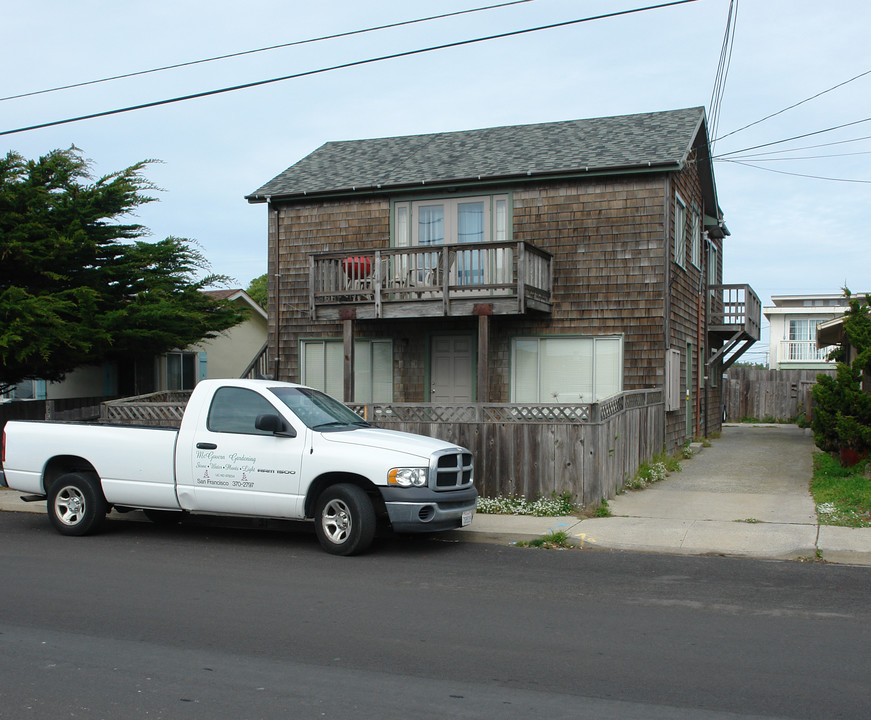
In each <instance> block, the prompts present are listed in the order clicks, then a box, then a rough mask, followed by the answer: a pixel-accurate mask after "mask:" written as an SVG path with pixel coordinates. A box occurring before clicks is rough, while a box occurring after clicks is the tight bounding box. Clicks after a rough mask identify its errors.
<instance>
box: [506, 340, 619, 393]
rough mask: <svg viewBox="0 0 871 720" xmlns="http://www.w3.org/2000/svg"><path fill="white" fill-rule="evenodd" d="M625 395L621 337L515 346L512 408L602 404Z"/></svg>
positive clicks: (517, 342)
mask: <svg viewBox="0 0 871 720" xmlns="http://www.w3.org/2000/svg"><path fill="white" fill-rule="evenodd" d="M622 389H623V338H622V337H616V336H613V337H612V336H603V337H561V338H552V337H523V338H515V339H514V340H513V341H512V358H511V402H516V403H554V402H555V403H588V402H598V401H599V400H603V399H604V398H607V397H610V396H611V395H615V394H616V393H619V392H620V391H621V390H622Z"/></svg>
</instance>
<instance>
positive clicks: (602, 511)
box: [593, 498, 611, 518]
mask: <svg viewBox="0 0 871 720" xmlns="http://www.w3.org/2000/svg"><path fill="white" fill-rule="evenodd" d="M593 517H597V518H606V517H611V508H610V507H608V501H607V500H606V499H605V498H602V502H600V503H599V504H598V505H597V506H596V509H595V510H593Z"/></svg>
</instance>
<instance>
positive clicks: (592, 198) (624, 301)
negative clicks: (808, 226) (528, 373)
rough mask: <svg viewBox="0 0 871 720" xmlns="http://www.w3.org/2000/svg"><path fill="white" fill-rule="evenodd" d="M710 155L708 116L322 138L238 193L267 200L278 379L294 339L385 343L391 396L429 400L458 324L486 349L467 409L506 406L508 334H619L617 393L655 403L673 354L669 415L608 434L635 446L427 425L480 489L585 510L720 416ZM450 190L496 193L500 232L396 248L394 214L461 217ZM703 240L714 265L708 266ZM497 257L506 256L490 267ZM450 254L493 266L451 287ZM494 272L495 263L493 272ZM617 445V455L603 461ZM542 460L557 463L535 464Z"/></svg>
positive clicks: (291, 359)
mask: <svg viewBox="0 0 871 720" xmlns="http://www.w3.org/2000/svg"><path fill="white" fill-rule="evenodd" d="M708 152H709V151H708V144H707V130H706V122H705V116H704V110H703V109H702V108H688V109H684V110H675V111H669V112H664V113H646V114H641V115H633V116H622V117H612V118H594V119H590V120H580V121H568V122H560V123H544V124H540V125H530V126H517V127H506V128H489V129H483V130H472V131H467V132H460V133H436V134H433V135H421V136H409V137H403V138H381V139H374V140H360V141H349V142H337V143H327V144H326V145H324V146H323V147H321V148H319V149H318V150H316V151H314V152H313V153H312V154H311V155H309V156H307V157H306V158H303V159H302V160H301V161H300V162H298V163H296V164H295V165H293V166H291V167H290V168H288V169H287V170H286V171H285V172H283V173H281V174H280V175H278V176H277V177H276V178H274V179H273V180H271V181H269V182H268V183H266V184H265V185H263V186H262V187H261V188H260V189H258V190H257V191H255V193H253V194H252V195H250V196H249V200H250V201H251V202H268V207H269V215H270V221H269V278H270V279H269V288H270V289H269V293H270V326H269V327H270V339H269V346H270V348H269V349H270V357H274V358H276V366H275V374H276V376H277V378H278V379H281V380H291V381H299V380H300V379H301V366H300V357H299V352H300V341H301V340H303V339H334V340H339V339H342V338H345V339H346V340H347V339H348V338H349V337H354V338H361V339H379V338H390V339H392V341H393V345H392V348H393V350H392V353H393V368H392V373H393V375H392V376H393V393H392V397H393V402H394V403H413V404H421V403H427V402H428V401H429V399H430V394H431V392H434V391H433V390H432V386H433V368H432V367H430V364H431V363H437V362H438V361H437V360H432V359H431V352H430V350H431V346H432V345H433V344H437V343H436V339H437V338H440V337H442V336H444V335H454V336H458V337H460V336H463V337H469V338H472V339H473V342H472V343H471V346H472V348H476V349H477V353H478V354H480V358H479V360H478V362H479V366H478V367H476V368H475V370H474V371H473V376H474V378H475V380H476V383H477V384H475V386H474V388H473V395H474V396H475V400H476V401H477V402H484V403H510V402H511V401H512V393H511V372H512V346H513V345H512V344H513V342H514V340H515V339H517V338H522V337H529V338H559V337H583V338H611V337H619V338H620V339H621V342H622V345H621V347H622V360H623V362H622V378H621V381H622V390H623V391H624V392H631V391H636V390H645V389H656V390H657V391H659V392H661V393H662V396H663V397H665V390H666V376H665V366H666V355H667V353H669V352H670V351H671V352H670V354H671V355H672V356H674V357H679V358H680V375H679V387H677V388H675V387H672V388H670V389H671V390H672V391H673V396H674V397H679V398H680V402H679V403H677V405H679V407H677V408H676V409H674V410H671V411H669V412H665V410H664V406H665V405H664V403H659V404H658V405H656V406H655V407H654V406H651V407H648V408H646V409H645V410H644V412H643V413H642V412H640V411H638V412H636V411H635V410H637V409H635V410H633V412H632V413H627V416H626V418H625V419H624V420H621V422H623V423H628V424H627V425H625V427H621V429H620V432H625V433H628V434H629V436H630V437H631V441H629V440H627V442H626V443H625V444H621V445H620V447H619V448H617V449H615V448H613V447H609V448H605V447H604V446H602V447H599V446H596V449H595V451H594V452H593V453H592V454H591V453H590V452H589V450H590V448H589V447H588V445H589V443H590V442H592V440H590V438H591V437H592V436H591V435H589V434H587V435H585V436H584V437H581V436H580V435H573V436H571V437H569V436H567V435H566V434H565V433H571V432H576V431H575V430H570V429H566V428H562V427H559V426H558V424H557V425H555V426H554V428H553V429H552V430H548V431H546V432H544V433H543V434H542V432H540V431H535V432H533V431H531V430H523V429H521V428H518V427H516V426H512V427H507V426H506V427H504V428H500V427H496V426H493V427H486V428H485V427H484V426H483V425H475V424H464V425H463V427H462V428H459V427H458V428H454V429H449V428H447V427H446V425H445V424H443V423H442V424H438V426H436V425H433V427H428V428H423V429H425V430H426V431H427V432H430V431H431V432H434V433H437V434H440V435H442V436H444V437H446V439H451V440H452V441H454V442H460V443H465V444H467V445H468V446H469V447H473V448H474V449H475V451H476V453H479V454H480V455H481V457H480V458H479V459H478V464H477V466H478V468H481V470H480V473H483V474H479V482H480V483H481V485H480V486H479V489H484V490H485V491H486V490H488V489H489V488H491V487H496V485H493V484H492V483H494V482H496V480H495V478H496V477H497V476H498V478H499V479H498V486H499V487H500V488H504V487H511V488H515V489H516V490H517V492H519V493H522V494H526V495H530V496H531V495H535V494H536V493H549V492H552V491H556V492H561V489H562V488H571V489H572V491H578V488H582V490H580V493H581V494H582V495H583V497H584V498H585V499H592V501H596V502H597V501H598V500H600V499H601V497H604V496H605V495H607V494H608V493H611V492H613V491H614V489H615V488H616V487H618V486H619V484H620V483H621V482H622V481H623V480H624V479H625V477H624V475H625V473H627V472H630V470H631V471H632V472H634V470H632V468H633V467H637V464H638V462H640V460H639V458H640V459H641V460H646V459H648V457H647V456H645V454H648V455H649V454H652V453H653V452H656V451H658V450H661V449H663V448H664V449H666V450H668V451H675V450H677V449H678V448H680V447H681V446H682V445H683V444H684V443H685V442H686V441H687V440H689V439H691V437H692V436H693V435H696V434H704V433H707V432H710V431H713V430H717V429H719V427H720V423H721V419H722V401H721V383H720V382H718V381H717V374H718V373H719V372H720V366H721V363H720V361H719V360H718V362H717V363H715V364H714V365H713V366H708V365H706V361H707V359H708V358H710V357H711V355H712V353H713V352H714V351H716V350H718V349H719V348H720V347H722V346H723V335H722V333H721V334H716V333H711V332H710V330H709V326H710V321H711V315H712V313H716V312H718V311H719V312H722V308H719V310H718V307H717V306H716V303H717V302H720V301H719V300H717V299H716V298H713V299H712V296H711V294H710V290H709V287H708V286H709V283H710V284H714V285H720V284H722V257H723V245H722V237H723V236H724V234H727V233H728V231H727V230H726V229H725V226H723V225H722V222H721V213H720V210H719V206H718V203H717V198H716V191H715V184H714V179H713V173H712V170H711V161H710V157H709V154H708ZM678 197H679V198H680V200H681V202H682V206H683V207H684V208H685V209H686V212H685V216H684V222H685V226H684V228H683V230H684V234H685V238H686V243H685V248H686V249H685V251H684V257H681V258H676V257H675V256H674V253H675V238H676V235H677V234H678V232H679V230H680V228H676V227H675V223H676V221H677V220H676V218H677V217H678V213H676V210H675V209H676V202H677V198H678ZM463 198H466V199H469V200H476V201H480V200H481V199H482V198H485V199H487V198H489V202H491V203H492V208H493V209H492V210H491V212H493V213H494V215H493V217H495V207H496V203H497V200H496V198H502V199H503V200H501V202H502V203H503V207H507V210H504V214H503V215H500V216H499V217H500V218H504V219H505V220H506V221H507V223H508V225H507V227H505V228H504V231H501V230H500V234H499V235H498V240H497V237H496V235H495V233H494V234H493V235H492V236H491V237H485V238H484V239H483V241H481V240H480V239H478V240H476V242H475V243H471V244H467V245H465V246H464V245H463V243H462V242H461V241H460V238H459V236H455V237H453V239H451V238H449V237H448V235H447V234H445V236H444V239H443V242H439V243H438V244H432V245H428V244H426V242H424V241H423V240H422V239H420V238H418V239H419V240H420V244H418V245H415V244H414V243H415V242H417V241H416V240H414V236H413V235H412V234H411V231H410V234H409V235H408V236H407V237H403V238H402V239H401V240H397V238H396V233H397V229H396V228H395V227H394V223H396V224H397V225H398V224H399V223H400V220H399V214H398V213H399V209H403V211H404V212H405V213H406V216H405V218H404V220H403V221H402V222H403V223H405V224H406V226H407V227H408V228H411V227H412V225H413V223H415V222H419V220H415V219H413V212H414V211H415V208H421V207H424V205H425V204H426V203H427V202H428V203H429V204H431V205H432V204H439V203H441V204H442V205H443V206H444V207H448V206H451V207H454V208H456V207H459V204H460V202H461V200H462V199H463ZM451 203H453V205H451ZM445 212H446V211H445ZM392 214H393V215H394V216H395V217H393V216H392ZM445 217H447V215H446V216H445ZM488 217H489V216H488ZM694 217H695V218H697V223H698V224H697V227H698V229H699V233H700V237H699V243H700V246H701V247H700V248H699V255H698V258H697V262H696V263H694V262H692V238H693V227H694V226H693V218H694ZM705 230H708V231H710V237H708V235H709V233H708V232H704V231H705ZM482 235H483V234H482ZM709 243H710V244H712V245H713V247H714V248H715V249H716V252H715V254H714V255H713V258H714V260H715V261H716V263H717V266H716V267H715V268H713V269H710V270H709V268H708V262H709V253H708V252H707V247H708V244H709ZM485 245H488V246H489V247H485ZM497 250H498V251H499V252H504V253H508V254H507V255H503V256H498V257H499V258H501V259H500V260H497V259H496V258H497V255H496V254H495V253H496V251H497ZM474 253H477V255H474ZM527 253H528V254H529V257H530V258H531V257H532V255H535V256H536V258H537V259H536V262H538V263H539V264H538V266H537V269H536V272H535V275H536V277H537V278H538V279H537V283H538V286H540V287H535V288H532V283H529V284H527V283H526V279H527V275H526V274H525V273H526V272H527V268H526V267H525V261H523V256H524V254H527ZM426 254H429V255H430V256H431V259H430V261H429V262H430V264H429V265H427V266H426V270H432V271H433V272H432V273H431V274H430V277H429V279H427V280H425V281H418V283H417V284H416V286H415V287H411V284H412V283H411V281H410V280H409V283H408V286H403V285H401V284H400V283H401V279H399V280H398V279H397V275H396V272H395V270H396V268H397V267H402V268H404V267H405V264H407V263H409V262H418V261H419V259H420V258H421V257H423V256H424V255H426ZM464 254H465V255H464ZM461 257H477V258H478V260H477V262H478V263H479V267H481V266H483V265H485V264H487V266H488V267H490V268H491V269H490V270H488V273H489V274H488V276H487V277H488V278H489V279H487V280H483V281H481V280H479V281H477V282H476V283H474V287H471V285H472V284H467V285H465V286H464V285H463V283H462V282H461V281H460V280H459V278H460V274H459V259H460V258H461ZM505 257H508V258H510V261H509V262H504V261H503V260H504V258H505ZM355 258H356V262H358V263H364V262H365V266H366V268H367V270H366V273H365V277H364V273H362V271H359V270H355V271H353V272H351V273H350V274H348V275H347V277H346V276H345V275H343V274H342V273H341V270H342V268H343V266H342V264H341V263H342V262H343V261H344V260H348V259H355ZM482 258H483V259H482ZM530 262H531V260H530ZM500 263H501V265H500ZM505 265H510V272H511V273H513V274H511V275H510V276H507V275H505V274H504V273H505V270H504V267H502V266H505ZM357 267H359V265H358V266H357ZM372 267H375V268H377V270H376V271H374V272H373V271H372V270H371V268H372ZM415 267H416V266H415ZM468 267H473V266H472V265H470V266H468ZM493 267H499V268H500V269H499V271H498V272H500V273H503V275H502V276H500V277H499V278H498V279H497V280H494V279H493V278H494V277H495V276H496V275H497V271H496V270H493V269H492V268H493ZM468 272H471V271H470V270H469V271H468ZM439 273H440V275H439ZM481 276H483V272H481ZM467 277H468V276H467ZM505 277H510V281H505ZM343 280H344V281H345V282H346V284H344V285H343V284H342V281H343ZM331 283H332V284H331ZM500 283H502V284H501V285H500ZM515 284H516V287H515ZM533 290H534V292H532V291H533ZM464 293H465V295H464ZM535 293H539V294H535ZM488 295H489V297H488ZM512 303H513V304H512ZM474 356H475V355H474V353H473V357H474ZM349 362H350V361H349V360H346V363H345V378H346V381H345V382H346V385H345V388H346V392H347V391H348V388H349V387H350V384H349V383H350V380H349V379H348V378H349V377H350V374H349V369H350V366H349ZM480 363H486V367H483V366H481V365H480ZM687 393H689V397H690V402H689V405H687V403H686V402H685V398H686V397H687ZM582 400H583V401H586V400H591V398H590V399H586V398H585V399H582ZM687 408H688V409H687ZM406 429H412V430H413V429H414V427H409V428H406ZM609 431H610V430H609ZM584 432H587V433H589V432H592V431H584ZM445 433H447V435H445ZM454 435H456V437H454ZM602 437H604V435H603V436H602ZM597 442H598V441H597ZM602 442H604V441H602ZM657 444H658V445H659V447H655V448H652V446H653V445H657ZM651 448H652V450H651ZM611 451H614V452H619V453H620V454H621V457H620V458H619V460H614V461H611V460H609V461H607V462H606V461H605V460H604V456H605V455H608V453H609V452H611ZM603 453H604V455H603ZM482 458H483V462H482ZM545 466H547V467H549V468H551V470H549V471H548V473H542V472H540V471H541V469H542V468H543V467H545ZM491 473H492V475H491ZM563 473H567V474H566V475H563ZM615 473H616V475H615ZM618 476H619V477H618ZM541 478H551V479H548V480H541ZM597 493H604V495H600V496H599V497H598V498H595V497H594V496H595V495H596V494H597Z"/></svg>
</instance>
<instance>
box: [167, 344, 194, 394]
mask: <svg viewBox="0 0 871 720" xmlns="http://www.w3.org/2000/svg"><path fill="white" fill-rule="evenodd" d="M199 363H200V358H199V353H194V352H171V353H167V354H166V389H167V390H193V388H194V385H196V384H197V376H198V371H199Z"/></svg>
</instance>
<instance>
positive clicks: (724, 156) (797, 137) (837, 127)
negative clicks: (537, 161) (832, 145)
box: [0, 117, 871, 160]
mask: <svg viewBox="0 0 871 720" xmlns="http://www.w3.org/2000/svg"><path fill="white" fill-rule="evenodd" d="M869 121H871V117H867V118H864V119H862V120H854V121H853V122H848V123H844V124H843V125H835V126H834V127H830V128H826V129H825V130H814V131H813V132H809V133H804V134H802V135H794V136H793V137H790V138H785V139H783V140H775V141H774V142H770V143H762V144H761V145H754V146H753V147H748V148H743V149H741V150H732V151H731V152H727V153H723V154H722V155H715V156H714V159H715V160H725V159H728V158H727V156H728V155H737V154H738V153H743V152H749V151H750V150H758V149H759V148H764V147H771V146H772V145H780V144H781V143H785V142H792V141H793V140H800V139H801V138H806V137H811V136H813V135H822V134H823V133H827V132H832V131H834V130H840V129H841V128H845V127H850V126H852V125H860V124H861V123H866V122H869ZM0 134H2V133H0Z"/></svg>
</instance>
